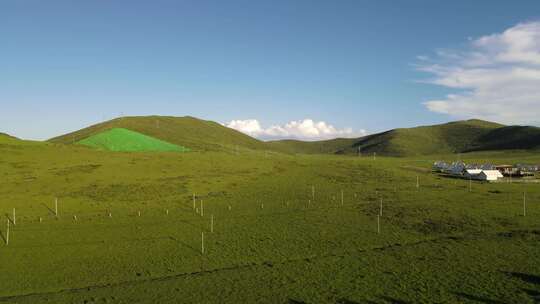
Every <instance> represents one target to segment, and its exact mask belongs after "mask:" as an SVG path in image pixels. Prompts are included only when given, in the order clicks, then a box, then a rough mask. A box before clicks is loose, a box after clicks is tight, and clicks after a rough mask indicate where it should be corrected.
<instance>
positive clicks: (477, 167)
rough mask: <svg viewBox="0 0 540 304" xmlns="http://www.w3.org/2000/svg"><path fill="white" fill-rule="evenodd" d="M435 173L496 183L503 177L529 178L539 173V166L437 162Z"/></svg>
mask: <svg viewBox="0 0 540 304" xmlns="http://www.w3.org/2000/svg"><path fill="white" fill-rule="evenodd" d="M433 170H434V171H435V172H440V173H445V174H449V175H452V176H457V177H462V178H467V179H474V180H484V181H496V180H498V179H500V178H503V177H531V176H534V174H535V173H536V172H539V171H540V166H539V165H524V164H516V165H493V164H465V163H464V162H453V163H451V164H448V163H446V162H443V161H437V162H435V163H434V164H433Z"/></svg>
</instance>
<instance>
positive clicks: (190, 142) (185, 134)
mask: <svg viewBox="0 0 540 304" xmlns="http://www.w3.org/2000/svg"><path fill="white" fill-rule="evenodd" d="M113 128H123V129H128V130H131V131H135V132H138V133H142V134H144V135H147V136H151V137H154V138H156V139H159V140H163V141H166V142H168V143H171V144H175V145H179V146H183V147H187V148H189V149H191V150H197V151H223V150H232V149H234V148H235V147H236V146H238V147H241V148H242V147H243V148H249V149H259V150H262V149H266V148H267V147H266V145H265V143H264V142H262V141H259V140H257V139H255V138H252V137H250V136H248V135H245V134H243V133H241V132H238V131H236V130H233V129H230V128H227V127H224V126H222V125H221V124H219V123H217V122H213V121H207V120H201V119H197V118H194V117H189V116H186V117H171V116H132V117H121V118H116V119H113V120H109V121H106V122H102V123H99V124H96V125H93V126H90V127H88V128H84V129H81V130H78V131H75V132H72V133H68V134H65V135H62V136H59V137H55V138H52V139H49V142H52V143H62V144H72V143H76V142H79V141H81V140H83V139H85V138H88V137H90V136H93V135H96V134H99V133H101V132H103V131H106V130H109V129H113Z"/></svg>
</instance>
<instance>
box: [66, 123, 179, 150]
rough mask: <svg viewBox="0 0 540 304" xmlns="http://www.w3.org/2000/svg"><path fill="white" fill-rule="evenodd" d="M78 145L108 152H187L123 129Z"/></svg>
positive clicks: (90, 138) (102, 134)
mask: <svg viewBox="0 0 540 304" xmlns="http://www.w3.org/2000/svg"><path fill="white" fill-rule="evenodd" d="M77 143H78V144H81V145H85V146H89V147H94V148H98V149H103V150H108V151H126V152H142V151H163V152H166V151H171V152H173V151H174V152H187V151H189V149H187V148H185V147H182V146H178V145H175V144H171V143H168V142H166V141H163V140H159V139H156V138H153V137H150V136H146V135H144V134H141V133H138V132H134V131H131V130H128V129H123V128H113V129H110V130H107V131H105V132H102V133H98V134H96V135H92V136H90V137H87V138H85V139H83V140H80V141H78V142H77Z"/></svg>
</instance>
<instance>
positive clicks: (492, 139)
mask: <svg viewBox="0 0 540 304" xmlns="http://www.w3.org/2000/svg"><path fill="white" fill-rule="evenodd" d="M270 145H271V146H273V147H275V148H276V149H279V150H281V151H286V152H296V153H335V154H357V153H358V152H360V153H362V154H369V155H371V154H373V153H377V154H379V155H388V156H413V155H430V154H447V153H459V152H470V151H483V150H503V149H504V150H507V149H536V148H540V128H536V127H520V126H504V125H501V124H498V123H493V122H488V121H483V120H478V119H471V120H464V121H456V122H450V123H445V124H440V125H432V126H421V127H415V128H401V129H393V130H390V131H386V132H382V133H377V134H372V135H368V136H364V137H361V138H354V139H333V140H325V141H317V142H301V141H290V140H282V141H274V142H271V143H270Z"/></svg>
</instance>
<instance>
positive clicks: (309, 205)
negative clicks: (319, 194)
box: [307, 200, 311, 208]
mask: <svg viewBox="0 0 540 304" xmlns="http://www.w3.org/2000/svg"><path fill="white" fill-rule="evenodd" d="M307 206H308V208H309V207H311V200H308V201H307Z"/></svg>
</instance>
